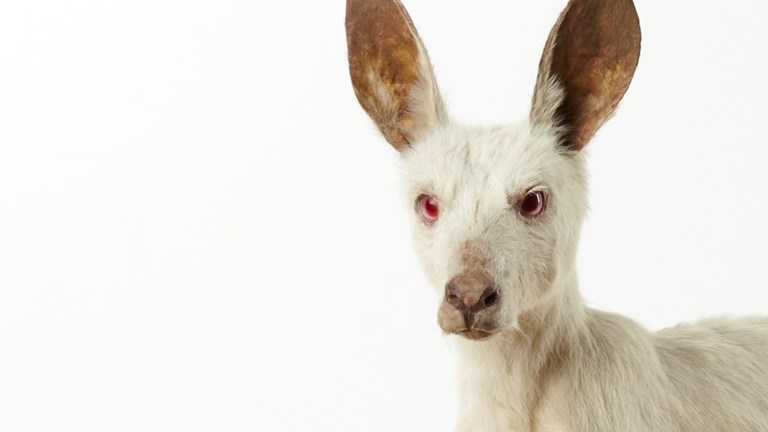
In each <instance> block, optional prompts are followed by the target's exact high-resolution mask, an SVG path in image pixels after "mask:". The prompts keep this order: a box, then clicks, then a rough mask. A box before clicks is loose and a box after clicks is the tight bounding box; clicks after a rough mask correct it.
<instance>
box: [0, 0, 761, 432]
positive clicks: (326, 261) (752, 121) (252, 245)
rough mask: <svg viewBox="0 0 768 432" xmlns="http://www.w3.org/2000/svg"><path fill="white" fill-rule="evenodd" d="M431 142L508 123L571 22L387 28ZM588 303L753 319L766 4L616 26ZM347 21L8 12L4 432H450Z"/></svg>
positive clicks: (757, 302)
mask: <svg viewBox="0 0 768 432" xmlns="http://www.w3.org/2000/svg"><path fill="white" fill-rule="evenodd" d="M405 4H406V6H407V7H408V9H409V10H410V12H411V15H412V17H413V19H414V21H415V22H416V25H417V27H418V28H419V31H420V33H421V35H422V37H423V39H424V41H425V43H426V45H427V47H428V49H429V50H430V54H431V57H432V62H433V64H434V66H435V68H436V72H437V76H438V81H439V83H440V85H441V88H442V90H443V92H444V93H445V96H446V99H447V102H448V105H449V109H450V111H451V113H452V115H453V116H455V117H456V118H458V119H459V120H461V121H463V122H466V123H470V124H477V123H479V124H495V123H504V122H513V121H518V120H520V119H522V118H523V117H524V116H525V115H526V113H527V111H528V108H529V100H530V96H531V93H532V89H533V83H534V79H535V74H536V71H537V65H538V59H539V55H540V53H541V48H542V47H543V44H544V41H545V39H546V36H547V34H548V32H549V29H550V28H551V26H552V24H554V22H555V19H556V17H557V15H558V13H559V12H560V10H561V9H562V8H563V6H564V5H565V0H537V1H532V0H531V1H513V0H493V1H491V0H487V1H475V2H469V1H438V0H410V1H406V2H405ZM637 8H638V11H639V14H640V18H641V22H642V27H643V52H642V55H641V58H640V66H639V69H638V71H637V74H636V76H635V80H634V83H633V85H632V87H631V88H630V90H629V92H628V93H627V96H626V97H625V99H624V102H623V105H622V106H621V107H620V109H619V111H618V114H617V115H616V116H615V117H614V118H613V119H612V121H610V122H609V123H608V124H607V125H606V126H605V127H604V128H603V129H602V131H601V132H600V133H599V134H598V136H597V138H596V139H595V140H594V141H593V142H592V143H591V145H590V147H589V152H590V165H591V182H592V188H591V209H592V210H591V212H590V215H589V219H588V221H587V222H586V225H585V229H584V232H583V237H582V245H581V251H580V259H579V271H580V278H581V286H582V292H583V295H584V297H585V298H586V300H587V304H588V305H590V306H593V307H596V308H601V309H608V310H612V311H616V312H620V313H623V314H626V315H629V316H631V317H633V318H635V319H637V320H639V321H640V322H642V323H643V324H645V325H647V326H649V327H650V328H654V329H656V328H661V327H664V326H669V325H673V324H675V323H677V322H679V321H686V320H694V319H696V318H697V317H702V316H706V315H713V314H723V313H729V314H730V313H768V303H767V300H768V272H766V270H765V269H766V259H767V258H768V251H766V245H767V244H768V224H766V222H765V221H766V220H768V204H767V203H768V189H767V188H766V186H768V170H767V169H766V166H768V165H766V161H767V160H768V140H767V139H766V130H765V124H766V120H765V118H766V116H768V109H766V100H768V84H766V78H765V77H766V76H768V62H767V61H766V43H768V27H766V26H765V22H764V17H765V16H766V13H768V6H766V3H765V2H763V1H758V0H732V1H730V2H727V3H725V2H722V1H702V0H678V1H651V0H637ZM343 15H344V3H343V2H342V1H334V2H330V1H322V2H320V1H311V0H282V1H279V2H278V1H272V2H249V1H242V0H219V1H182V0H135V1H96V0H93V1H87V0H73V1H67V2H63V1H52V0H51V1H42V0H34V1H23V2H21V1H15V2H11V1H7V2H4V3H3V4H2V5H0V430H2V431H3V432H17V431H18V432H21V431H24V432H37V431H57V432H58V431H77V432H87V431H139V430H140V431H172V430H185V431H213V430H216V431H393V430H397V431H444V430H449V429H450V427H451V425H452V423H453V420H454V417H455V412H456V389H455V379H454V375H455V367H456V365H455V363H454V353H453V352H452V349H451V346H450V341H449V338H445V337H443V336H442V335H441V333H440V330H439V328H438V326H437V324H436V313H437V302H438V297H437V295H436V294H435V293H434V290H433V289H432V288H431V287H429V286H427V284H426V282H425V279H424V277H423V276H422V274H421V270H420V268H419V266H418V263H417V261H416V258H415V255H414V253H413V252H412V248H411V244H410V233H409V225H408V224H409V221H408V218H409V217H412V215H411V212H410V211H408V209H407V205H406V204H405V201H404V200H403V198H402V197H401V195H400V183H399V179H398V157H397V154H396V152H395V151H394V150H393V149H391V148H390V147H389V146H388V145H387V144H386V143H385V141H384V140H383V139H381V138H380V137H379V136H378V134H377V132H376V130H375V128H374V127H373V125H372V124H371V122H370V121H369V120H368V119H367V117H365V114H364V113H363V111H362V110H361V109H360V108H359V107H358V105H357V101H356V100H355V98H354V95H353V93H352V89H351V85H350V83H349V77H348V72H347V64H346V42H345V35H344V27H343Z"/></svg>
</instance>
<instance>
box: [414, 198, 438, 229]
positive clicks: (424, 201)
mask: <svg viewBox="0 0 768 432" xmlns="http://www.w3.org/2000/svg"><path fill="white" fill-rule="evenodd" d="M416 209H417V210H418V211H419V215H421V218H422V219H424V222H426V223H432V222H434V221H436V220H437V217H438V216H439V215H440V207H438V206H437V201H435V199H434V198H432V197H431V196H429V195H426V194H421V195H419V197H418V198H416Z"/></svg>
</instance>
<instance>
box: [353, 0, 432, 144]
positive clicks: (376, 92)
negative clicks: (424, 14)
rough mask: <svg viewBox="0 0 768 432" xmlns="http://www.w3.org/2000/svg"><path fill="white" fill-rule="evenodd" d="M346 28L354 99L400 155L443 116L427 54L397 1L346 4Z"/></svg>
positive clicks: (406, 13) (377, 0)
mask: <svg viewBox="0 0 768 432" xmlns="http://www.w3.org/2000/svg"><path fill="white" fill-rule="evenodd" d="M346 28H347V47H348V50H349V73H350V76H351V77H352V85H353V86H354V89H355V95H356V96H357V100H358V101H359V102H360V105H362V106H363V108H364V109H365V111H366V112H367V113H368V115H369V116H370V117H371V119H373V121H374V122H375V123H376V125H377V126H378V127H379V129H380V130H381V132H382V133H383V134H384V137H385V138H386V139H387V141H389V143H390V144H392V146H393V147H395V148H396V149H397V150H399V151H403V150H405V149H406V148H408V147H409V146H410V145H411V144H413V142H414V141H416V140H418V139H419V138H420V137H421V136H422V135H423V134H425V133H426V132H428V131H429V130H430V129H432V128H434V127H435V126H437V125H438V124H440V123H442V122H443V121H444V119H445V117H446V114H445V109H444V108H443V102H442V99H441V97H440V94H439V91H438V89H437V84H436V83H435V77H434V75H433V73H432V66H431V65H430V63H429V57H428V56H427V51H426V49H425V48H424V45H423V44H422V42H421V39H420V38H419V35H418V33H417V32H416V29H415V28H414V26H413V23H412V22H411V18H410V16H408V12H406V10H405V8H404V7H403V5H402V4H401V3H400V2H399V1H398V0H347V18H346Z"/></svg>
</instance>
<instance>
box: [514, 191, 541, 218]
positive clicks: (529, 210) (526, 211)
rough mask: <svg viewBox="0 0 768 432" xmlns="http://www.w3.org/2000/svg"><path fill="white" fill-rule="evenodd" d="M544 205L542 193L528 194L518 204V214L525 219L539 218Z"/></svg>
mask: <svg viewBox="0 0 768 432" xmlns="http://www.w3.org/2000/svg"><path fill="white" fill-rule="evenodd" d="M545 204H546V200H545V195H544V192H541V191H533V192H528V193H527V194H526V195H525V197H524V198H523V199H522V200H521V201H520V203H519V209H520V214H521V215H522V216H523V217H524V218H527V219H532V218H535V217H536V216H539V215H540V214H541V213H542V212H543V211H544V207H545Z"/></svg>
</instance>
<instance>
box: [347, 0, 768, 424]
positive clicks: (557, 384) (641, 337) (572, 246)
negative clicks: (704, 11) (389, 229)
mask: <svg viewBox="0 0 768 432" xmlns="http://www.w3.org/2000/svg"><path fill="white" fill-rule="evenodd" d="M346 29H347V41H348V48H349V66H350V74H351V78H352V83H353V86H354V90H355V94H356V95H357V98H358V100H359V102H360V104H361V105H362V107H363V108H364V109H365V111H366V112H367V113H368V115H369V116H370V117H371V118H372V119H373V121H374V122H375V123H376V125H377V126H378V128H379V129H380V130H381V132H382V133H383V135H384V137H385V138H386V140H387V141H389V143H390V144H391V145H392V146H394V147H395V149H397V150H398V151H399V152H400V154H401V155H402V163H403V165H404V174H405V180H406V185H407V199H408V200H410V201H411V202H413V208H414V212H413V230H414V234H415V243H416V245H417V249H418V253H419V256H420V259H421V261H422V263H423V266H424V267H425V269H426V272H427V274H428V276H429V279H430V281H431V283H432V284H434V285H435V286H436V287H437V288H438V291H439V293H440V294H441V305H440V307H439V311H438V322H439V324H440V327H441V328H442V329H443V330H444V331H445V332H446V333H449V334H456V335H459V336H462V337H456V338H455V339H456V345H457V351H458V352H459V355H460V357H461V358H460V370H461V373H460V375H461V377H460V380H461V381H460V382H461V386H460V388H461V408H460V412H459V422H458V426H457V430H459V431H483V432H485V431H539V432H545V431H579V432H582V431H583V432H599V431H612V432H618V431H621V432H632V431H653V432H661V431H686V432H706V431H721V432H738V431H749V432H754V431H768V319H766V318H743V319H738V320H726V319H710V320H706V321H702V322H699V323H696V324H691V325H681V326H678V327H674V328H670V329H665V330H662V331H660V332H657V333H650V332H649V331H647V330H645V329H644V328H643V327H641V326H640V325H639V324H637V323H635V322H633V321H631V320H630V319H627V318H624V317H622V316H618V315H614V314H610V313H605V312H600V311H596V310H592V309H589V308H587V307H585V306H584V304H583V302H582V299H581V297H580V295H579V291H578V282H577V277H576V270H575V253H576V249H577V243H578V240H579V231H580V227H581V223H582V220H583V218H584V214H585V210H586V201H587V198H586V195H587V194H586V168H585V165H586V164H585V159H584V155H583V153H582V152H580V150H581V149H583V148H584V146H586V145H587V143H588V142H589V141H590V139H591V138H592V136H593V135H594V134H595V132H596V131H597V130H598V129H599V128H600V126H601V125H602V124H603V122H604V121H605V120H606V119H607V118H608V117H609V116H610V115H611V113H612V112H613V111H614V108H615V107H616V105H617V104H618V103H619V101H620V100H621V98H622V97H623V95H624V93H625V91H626V90H627V88H628V87H629V84H630V81H631V80H632V76H633V74H634V71H635V67H636V66H637V61H638V58H639V55H640V25H639V20H638V17H637V12H636V11H635V7H634V4H633V3H632V1H631V0H571V2H570V3H569V4H568V5H567V6H566V8H565V10H564V11H563V13H562V15H561V16H560V18H559V19H558V21H557V23H556V24H555V26H554V28H553V29H552V32H551V33H550V36H549V39H548V40H547V42H546V46H545V48H544V54H543V56H542V59H541V63H540V65H539V74H538V79H537V81H536V86H535V89H534V92H533V105H532V108H531V111H530V116H529V118H528V119H526V120H523V121H522V122H520V123H518V124H516V125H513V126H501V127H494V128H486V129H477V128H467V127H464V126H460V125H457V124H455V123H453V122H452V121H451V119H450V118H449V117H448V114H447V113H446V110H445V108H444V106H443V102H442V99H441V96H440V93H439V91H438V88H437V84H436V83H435V78H434V76H433V73H432V68H431V65H430V61H429V58H428V56H427V51H426V50H425V48H424V46H423V45H422V42H421V40H420V38H419V36H418V33H417V32H416V29H415V28H414V26H413V23H412V22H411V19H410V17H409V16H408V14H407V12H406V11H405V9H404V7H403V6H402V4H401V3H400V2H399V1H398V0H348V1H347V18H346Z"/></svg>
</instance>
